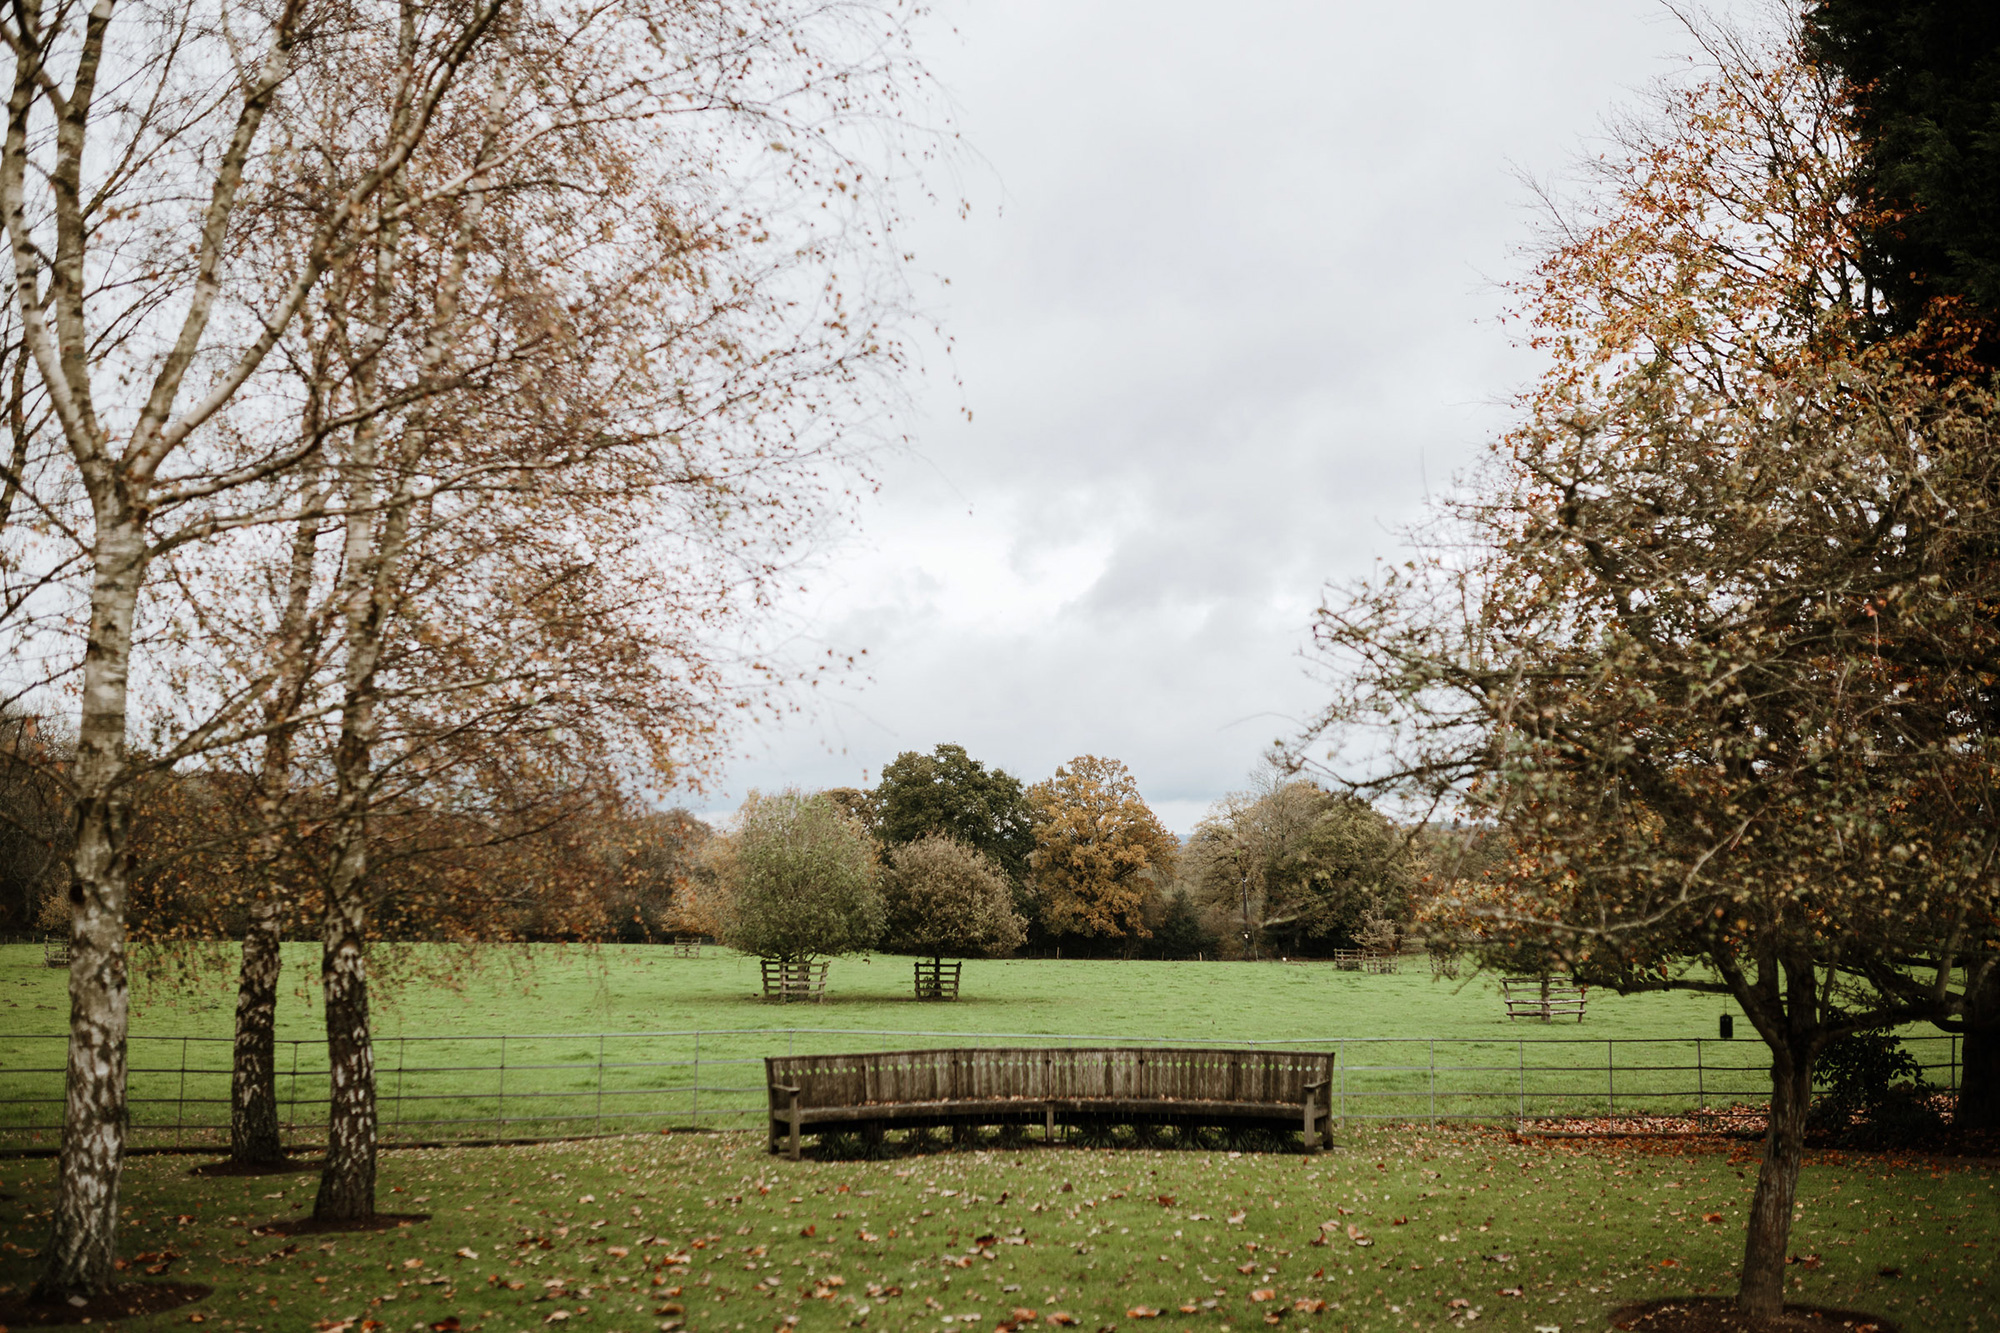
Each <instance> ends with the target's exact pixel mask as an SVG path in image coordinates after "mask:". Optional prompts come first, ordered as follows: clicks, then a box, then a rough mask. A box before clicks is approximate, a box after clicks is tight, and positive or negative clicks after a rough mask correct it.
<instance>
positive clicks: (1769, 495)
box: [1316, 33, 2000, 1318]
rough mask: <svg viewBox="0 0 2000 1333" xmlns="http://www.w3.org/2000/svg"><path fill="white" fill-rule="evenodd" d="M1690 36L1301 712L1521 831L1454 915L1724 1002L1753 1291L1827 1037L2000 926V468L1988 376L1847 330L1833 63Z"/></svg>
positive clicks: (1850, 304)
mask: <svg viewBox="0 0 2000 1333" xmlns="http://www.w3.org/2000/svg"><path fill="white" fill-rule="evenodd" d="M1705 35H1706V36H1707V37H1708V38H1709V41H1710V46H1709V49H1710V51H1711V54H1712V55H1713V56H1714V57H1715V68H1714V69H1713V70H1712V71H1711V77H1708V78H1707V79H1705V80H1703V81H1701V82H1699V83H1696V84H1694V85H1691V86H1688V87H1685V88H1677V89H1671V90H1669V91H1668V92H1667V93H1665V94H1663V101H1662V106H1661V117H1660V121H1659V123H1658V124H1657V125H1654V126H1645V125H1639V124H1632V125H1628V126H1626V127H1625V130H1624V133H1625V135H1626V141H1625V145H1624V147H1625V150H1626V151H1625V155H1624V156H1622V157H1608V158H1607V159H1606V160H1605V161H1604V163H1603V164H1602V165H1601V167H1600V168H1599V170H1600V171H1601V172H1602V177H1601V179H1602V180H1603V181H1604V182H1606V183H1607V184H1606V187H1605V190H1604V193H1603V194H1602V195H1600V196H1599V197H1598V198H1597V199H1596V200H1595V201H1594V202H1593V203H1592V204H1591V205H1590V206H1588V207H1586V208H1585V209H1584V210H1583V211H1582V213H1581V214H1578V213H1574V212H1573V213H1571V214H1569V215H1568V218H1567V221H1564V220H1562V218H1561V217H1560V215H1559V222H1558V231H1557V233H1556V236H1555V240H1554V244H1553V245H1552V248H1551V249H1550V250H1549V251H1548V252H1547V254H1546V255H1545V257H1544V260H1543V263H1542V265H1541V266H1540V268H1539V269H1538V270H1537V273H1536V277H1535V280H1534V282H1532V283H1530V284H1527V285H1526V286H1525V287H1524V289H1523V300H1524V307H1523V314H1524V315H1525V316H1527V317H1529V318H1531V320H1532V324H1531V326H1530V327H1531V334H1530V336H1531V339H1532V340H1535V341H1538V342H1539V343H1540V344H1541V345H1542V346H1543V347H1544V348H1545V349H1546V350H1548V351H1549V352H1550V354H1551V363H1550V369H1549V371H1548V373H1547V374H1546V375H1545V376H1544V378H1543V379H1542V380H1541V381H1540V382H1539V383H1538V384H1537V385H1536V386H1535V388H1534V390H1533V391H1532V392H1531V393H1530V394H1528V395H1527V396H1526V397H1525V398H1524V401H1523V404H1522V407H1523V412H1522V424H1521V425H1520V426H1519V427H1517V428H1516V429H1515V430H1513V431H1512V432H1510V433H1509V434H1508V435H1507V436H1506V437H1505V438H1504V439H1503V440H1502V441H1501V442H1500V443H1499V444H1498V446H1497V447H1496V448H1495V450H1494V453H1493V457H1492V459H1491V461H1490V462H1489V464H1488V466H1487V468H1486V470H1485V471H1484V472H1483V473H1482V474H1480V475H1479V476H1478V478H1477V479H1476V480H1477V485H1476V486H1474V487H1468V488H1467V491H1466V494H1465V496H1464V498H1463V499H1460V500H1457V501H1454V502H1451V503H1450V504H1448V505H1446V506H1445V507H1444V509H1443V511H1442V512H1441V513H1440V514H1439V515H1438V516H1437V520H1436V526H1435V528H1434V529H1432V530H1430V531H1429V532H1427V533H1426V534H1424V539H1423V541H1422V542H1421V544H1420V546H1419V550H1418V552H1417V554H1416V556H1415V557H1414V558H1413V559H1412V560H1411V561H1410V562H1409V563H1407V564H1406V565H1404V566H1403V567H1401V568H1398V569H1393V570H1390V571H1387V572H1385V573H1384V574H1383V575H1382V576H1381V577H1380V578H1379V579H1377V580H1376V581H1374V582H1372V583H1369V584H1363V585H1357V586H1354V587H1351V588H1347V589H1343V590H1340V591H1339V592H1337V593H1335V594H1333V595H1331V596H1330V597H1329V599H1328V601H1327V603H1326V605H1325V607H1324V609H1323V611H1322V613H1321V616H1320V621H1319V628H1318V638H1319V643H1320V646H1321V649H1322V651H1323V653H1324V655H1325V656H1324V660H1325V662H1326V664H1327V666H1328V668H1329V676H1330V679H1331V681H1332V682H1333V684H1334V702H1333V704H1332V705H1331V706H1330V708H1329V709H1328V710H1327V712H1326V714H1325V715H1324V716H1323V717H1322V718H1321V719H1320V723H1319V727H1318V728H1317V729H1316V730H1317V733H1318V734H1320V735H1322V736H1325V737H1327V738H1329V739H1334V740H1335V741H1336V744H1335V747H1334V750H1333V752H1332V754H1333V758H1332V759H1331V761H1330V762H1331V763H1332V765H1333V766H1334V767H1335V768H1336V769H1337V770H1338V771H1340V772H1342V773H1343V774H1344V775H1345V776H1346V777H1347V778H1348V779H1349V780H1350V781H1351V783H1352V784H1353V786H1354V788H1355V789H1357V790H1360V791H1364V792H1370V793H1374V794H1378V795H1393V796H1394V797H1395V798H1396V799H1399V800H1401V801H1403V802H1405V803H1406V804H1407V806H1408V807H1409V808H1411V809H1414V810H1418V811H1430V810H1438V809H1449V810H1451V811H1453V812H1455V813H1461V814H1465V815H1468V816H1470V817H1471V820H1472V822H1473V824H1474V825H1475V826H1477V827H1479V828H1481V829H1482V830H1490V836H1491V837H1494V838H1498V839H1500V840H1502V841H1503V843H1504V845H1505V847H1506V849H1507V855H1506V857H1505V859H1504V861H1503V863H1502V864H1500V865H1499V866H1498V867H1496V868H1495V869H1494V870H1493V871H1492V872H1491V873H1490V874H1489V875H1488V876H1486V877H1485V878H1483V879H1482V880H1477V881H1461V882H1460V883H1459V885H1458V886H1457V887H1456V889H1455V890H1453V891H1450V892H1447V893H1446V894H1444V895H1442V897H1441V898H1440V900H1439V901H1438V902H1437V903H1435V904H1434V905H1433V908H1432V917H1433V920H1434V921H1435V922H1436V924H1437V926H1438V928H1439V929H1440V930H1442V931H1455V932H1456V933H1457V935H1458V937H1459V938H1460V939H1461V940H1462V941H1464V942H1465V943H1466V944H1467V945H1468V946H1469V947H1472V948H1473V949H1474V950H1475V951H1478V952H1482V953H1484V954H1486V955H1488V956H1490V957H1492V958H1493V959H1495V960H1496V961H1497V960H1502V959H1504V960H1507V961H1508V962H1510V963H1518V962H1520V961H1521V960H1524V959H1527V960H1532V959H1539V960H1540V961H1541V962H1542V964H1543V965H1544V966H1553V967H1563V968H1567V969H1569V970H1573V971H1575V972H1577V973H1578V974H1579V975H1584V976H1590V977H1594V978H1595V979H1597V980H1599V981H1601V982H1604V983H1606V984H1609V985H1612V986H1615V987H1617V988H1619V989H1620V990H1623V991H1646V990H1661V989H1680V990H1693V991H1699V992H1707V993H1715V994H1726V995H1729V996H1731V997H1732V998H1734V999H1735V1001H1736V1002H1737V1003H1738V1004H1739V1005H1740V1006H1741V1007H1742V1010H1743V1012H1744V1013H1745V1015H1746V1016H1747V1017H1748V1018H1749V1020H1750V1022H1751V1024H1752V1025H1753V1026H1754V1027H1755V1029H1756V1031H1757V1033H1758V1035H1759V1036H1760V1037H1761V1038H1762V1040H1763V1041H1764V1042H1765V1043H1766V1045H1767V1046H1768V1047H1769V1048H1770V1051H1771V1056H1772V1076H1771V1077H1772V1086H1771V1113H1770V1128H1769V1131H1768V1134H1767V1136H1766V1142H1765V1150H1764V1160H1763V1165H1762V1169H1761V1170H1760V1172H1759V1175H1758V1181H1757V1186H1756V1191H1755V1194H1754V1196H1753V1198H1752V1203H1751V1216H1750V1220H1749V1225H1748V1227H1747V1229H1746V1236H1745V1249H1744V1259H1743V1266H1742V1281H1741V1288H1740V1291H1739V1294H1738V1298H1737V1299H1738V1305H1739V1307H1740V1308H1741V1309H1742V1310H1743V1311H1744V1312H1745V1313H1746V1314H1748V1315H1750V1316H1752V1317H1755V1318H1769V1317H1774V1316H1776V1315H1777V1314H1778V1313H1779V1312H1780V1310H1781V1309H1782V1306H1783V1301H1784V1281H1785V1255H1786V1242H1787V1237H1788V1235H1789V1230H1790V1225H1791V1217H1792V1204H1793V1200H1794V1197H1795V1191H1796V1186H1797V1180H1798V1172H1799V1165H1800V1157H1801V1146H1802V1136H1803V1132H1804V1127H1805V1120H1806V1112H1807V1107H1808V1104H1809V1101H1810V1097H1811V1090H1812V1078H1813V1069H1814V1064H1815V1061H1816V1060H1817V1058H1818V1056H1819V1055H1820V1053H1821V1052H1822V1051H1824V1050H1825V1049H1826V1048H1827V1046H1828V1045H1829V1044H1830V1043H1832V1042H1834V1041H1837V1040H1839V1039H1840V1038H1842V1037H1845V1036H1848V1035H1851V1034H1853V1033H1857V1032H1865V1031H1871V1030H1879V1029H1883V1028H1887V1027H1891V1026H1894V1025H1897V1024H1900V1023H1905V1022H1909V1021H1912V1020H1915V1019H1921V1018H1927V1017H1937V1016H1942V1015H1944V1014H1947V1013H1950V1012H1952V1011H1953V1010H1954V1008H1955V1007H1958V1006H1962V1004H1963V1003H1964V994H1965V989H1966V983H1967V982H1968V981H1971V982H1973V983H1974V984H1977V983H1979V982H1980V981H1981V980H1982V979H1983V977H1984V975H1985V973H1986V970H1987V969H1989V968H1991V967H1992V966H1993V964H1994V961H1995V957H1996V950H2000V941H1995V940H1993V939H1992V936H1993V933H1994V932H1993V922H1994V920H1995V916H1994V912H1995V907H1996V884H1995V877H1994V873H1993V872H1994V861H1995V852H1996V849H2000V843H1996V839H1995V835H1994V832H1993V828H1992V820H1991V817H1990V811H1991V809H1992V805H1991V801H1992V796H1993V788H1994V777H1995V769H1994V764H1995V761H1996V759H2000V751H1996V749H1995V746H1996V739H1995V738H1994V737H1993V736H1992V735H1991V734H1990V733H1988V732H1987V731H1986V730H1985V729H1984V728H1983V727H1982V726H1981V725H1980V723H1979V719H1980V718H1981V717H1982V716H1983V710H1984V708H1985V699H1986V690H1987V686H1986V684H1985V682H1986V681H1987V680H1989V679H1990V664H1991V658H1990V656H1989V654H1990V651H1991V649H1992V647H1993V646H1994V642H1993V638H1994V636H1993V630H1992V628H1991V626H1990V625H1989V624H1988V623H1987V617H1986V616H1985V614H1984V611H1983V608H1984V607H1986V606H1988V605H1990V604H1991V599H1992V598H1993V597H1994V596H1995V595H1996V594H2000V586H1996V585H2000V568H1996V567H1994V566H1993V565H1992V562H1990V561H1982V560H1975V559H1969V558H1968V556H1969V554H1970V553H1974V552H1978V551H1982V550H1990V549H1992V542H1993V540H1994V539H1995V537H1996V536H2000V531H1996V529H2000V511H1996V509H1995V506H1994V505H1993V503H1992V499H1991V497H1992V495H1993V494H1994V493H1995V491H1994V487H1995V484H1996V483H1997V482H2000V475H1996V474H1995V467H1996V464H1995V463H1994V458H1995V454H1994V449H1993V442H1992V440H1991V432H1990V426H1989V423H1990V421H1991V419H1992V418H1991V406H1992V405H1991V403H1990V401H1989V400H1988V399H1987V397H1986V396H1985V395H1983V394H1980V393H1977V392H1974V391H1972V390H1969V389H1964V388H1959V387H1954V386H1952V385H1951V384H1949V383H1940V382H1939V381H1938V380H1937V379H1936V378H1935V377H1932V376H1929V375H1924V374H1914V373H1911V372H1910V370H1909V368H1908V367H1907V366H1906V365H1905V364H1903V363H1902V362H1901V361H1900V360H1899V359H1898V358H1897V357H1896V356H1895V355H1894V354H1893V351H1892V349H1887V348H1884V347H1882V346H1879V345H1877V346H1874V347H1872V348H1871V347H1870V346H1868V345H1867V344H1866V342H1865V340H1863V339H1862V338H1861V337H1860V336H1859V334H1860V331H1862V330H1863V329H1864V328H1865V326H1866V324H1867V321H1868V319H1869V318H1870V317H1871V315H1872V314H1873V313H1874V308H1873V306H1872V301H1873V299H1874V298H1873V297H1872V296H1871V295H1870V294H1869V292H1868V290H1867V285H1866V282H1865V278H1864V277H1863V276H1862V275H1861V274H1860V271H1859V270H1858V269H1857V268H1856V266H1855V265H1854V263H1853V256H1854V254H1855V253H1856V248H1857V247H1856V242H1855V226H1856V220H1855V215H1854V213H1853V211H1852V205H1853V200H1852V197H1851V195H1849V194H1848V193H1846V192H1845V190H1844V184H1845V182H1846V180H1847V174H1846V173H1847V171H1848V169H1849V167H1850V166H1851V152H1852V145H1851V143H1850V142H1849V141H1848V140H1846V139H1845V137H1844V130H1843V121H1842V116H1841V111H1840V106H1839V103H1838V99H1837V98H1836V97H1835V95H1834V92H1833V89H1832V88H1831V86H1830V84H1829V82H1828V78H1827V76H1826V74H1825V73H1824V71H1821V70H1818V69H1816V68H1815V67H1813V66H1812V65H1811V63H1810V62H1807V61H1804V60H1803V59H1801V58H1800V57H1799V47H1798V39H1797V35H1796V34H1795V33H1792V34H1785V35H1782V36H1781V38H1780V39H1779V40H1777V41H1776V42H1774V43H1771V44H1768V45H1759V44H1757V43H1754V42H1750V41H1739V40H1736V39H1733V38H1728V37H1727V36H1726V35H1724V36H1718V35H1715V34H1712V33H1711V34H1705ZM1364 734H1367V735H1372V736H1373V737H1375V739H1374V740H1372V741H1370V742H1369V743H1368V745H1367V746H1366V747H1364V746H1361V745H1351V744H1349V743H1350V742H1353V741H1355V740H1357V739H1358V738H1359V737H1360V736H1361V735H1364ZM1343 747H1345V748H1343Z"/></svg>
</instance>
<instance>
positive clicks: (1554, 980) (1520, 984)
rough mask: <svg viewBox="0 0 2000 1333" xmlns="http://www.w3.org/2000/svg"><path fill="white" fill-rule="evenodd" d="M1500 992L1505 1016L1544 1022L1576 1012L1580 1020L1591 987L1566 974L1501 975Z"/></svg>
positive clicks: (1580, 1020) (1581, 1019)
mask: <svg viewBox="0 0 2000 1333" xmlns="http://www.w3.org/2000/svg"><path fill="white" fill-rule="evenodd" d="M1500 994H1501V996H1502V997H1503V998H1504V999H1505V1001H1506V1004H1507V1017H1508V1018H1510V1019H1514V1018H1539V1019H1541V1020H1542V1021H1543V1022H1544V1023H1548V1022H1553V1021H1554V1020H1555V1019H1557V1018H1567V1017H1569V1015H1571V1014H1575V1015H1576V1021H1577V1022H1579V1023H1581V1022H1582V1021H1583V1012H1584V1008H1585V1006H1586V1005H1587V1004H1588V1003H1589V999H1590V988H1589V987H1588V986H1579V985H1577V984H1575V983H1574V982H1572V981H1571V980H1570V979H1569V978H1568V977H1502V978H1501V979H1500Z"/></svg>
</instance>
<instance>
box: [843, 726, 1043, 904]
mask: <svg viewBox="0 0 2000 1333" xmlns="http://www.w3.org/2000/svg"><path fill="white" fill-rule="evenodd" d="M873 807H874V816H875V836H876V837H878V838H880V839H881V840H882V842H883V843H884V844H885V845H887V846H891V847H894V846H897V845H899V844H901V843H906V842H915V841H916V840H917V839H919V838H922V837H926V836H928V835H930V834H933V833H941V834H943V835H944V836H945V837H947V838H951V839H953V840H955V841H957V842H961V843H963V844H965V845H966V846H967V847H970V848H972V849H973V850H974V851H976V852H979V853H980V854H981V855H983V856H987V857H990V858H992V860H993V863H994V864H995V865H997V866H999V867H1000V870H1001V873H1003V874H1005V875H1006V876H1007V877H1008V878H1009V879H1010V880H1012V881H1013V882H1014V883H1016V884H1020V883H1023V882H1025V881H1026V879H1027V877H1028V856H1029V854H1030V853H1031V852H1033V851H1034V850H1035V831H1034V812H1033V810H1032V809H1030V808H1029V805H1028V801H1027V797H1026V796H1025V795H1024V794H1023V792H1022V788H1021V780H1020V779H1019V778H1017V777H1015V776H1014V775H1013V774H1011V773H1009V772H1007V771H1006V770H1005V769H1001V768H988V767H987V766H986V765H985V764H983V763H981V762H980V761H979V760H977V759H974V758H973V757H972V756H971V755H969V754H967V753H966V752H965V747H964V746H962V745H951V744H942V745H938V746H936V747H935V748H933V749H932V750H931V752H930V753H929V754H921V753H919V752H918V751H915V750H905V751H903V753H901V754H899V755H897V756H896V758H895V759H894V760H893V761H892V762H891V763H890V764H888V765H887V766H886V767H885V768H883V770H882V778H881V780H880V781H879V782H877V783H876V784H875V791H874V793H873Z"/></svg>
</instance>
